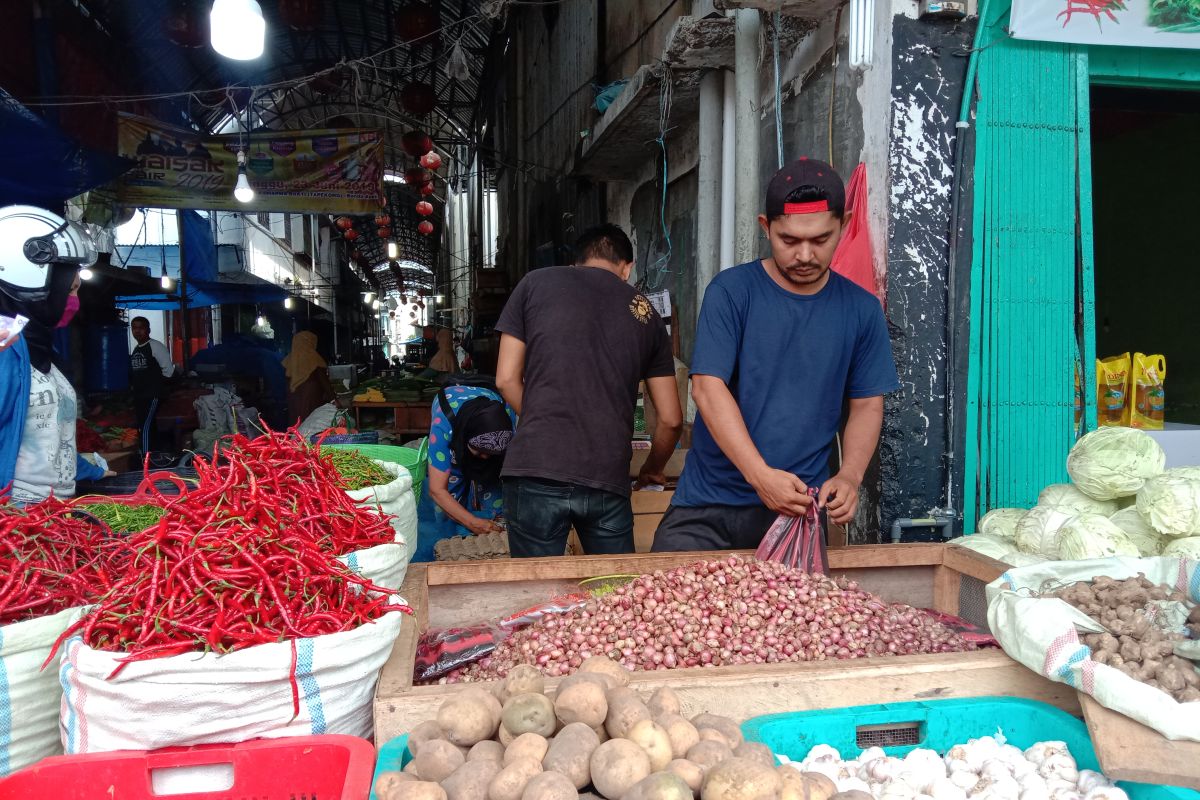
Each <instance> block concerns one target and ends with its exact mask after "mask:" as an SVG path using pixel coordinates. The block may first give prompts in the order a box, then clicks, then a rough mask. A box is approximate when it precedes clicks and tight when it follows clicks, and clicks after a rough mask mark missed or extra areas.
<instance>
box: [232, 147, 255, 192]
mask: <svg viewBox="0 0 1200 800" xmlns="http://www.w3.org/2000/svg"><path fill="white" fill-rule="evenodd" d="M237 163H238V176H237V184H236V185H235V186H234V187H233V196H234V199H236V200H237V201H238V202H239V203H249V202H250V201H252V200H253V199H254V189H253V188H252V187H251V186H250V179H249V178H247V177H246V151H245V150H239V151H238V154H237Z"/></svg>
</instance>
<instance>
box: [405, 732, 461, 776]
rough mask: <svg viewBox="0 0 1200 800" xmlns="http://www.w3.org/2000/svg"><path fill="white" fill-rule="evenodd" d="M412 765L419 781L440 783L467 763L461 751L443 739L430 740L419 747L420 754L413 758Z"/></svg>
mask: <svg viewBox="0 0 1200 800" xmlns="http://www.w3.org/2000/svg"><path fill="white" fill-rule="evenodd" d="M413 763H414V764H416V768H417V777H419V778H420V779H421V780H423V781H431V782H433V783H441V782H442V781H444V780H446V778H449V777H450V775H451V774H452V773H453V772H454V770H456V769H458V768H459V767H461V766H462V765H463V764H465V763H467V758H466V756H464V755H463V754H462V750H459V749H458V748H457V747H455V746H454V745H453V744H451V743H450V742H448V741H446V740H445V739H430V740H429V741H427V742H425V743H424V744H422V745H421V752H420V753H417V755H416V756H414V757H413Z"/></svg>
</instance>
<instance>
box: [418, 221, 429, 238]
mask: <svg viewBox="0 0 1200 800" xmlns="http://www.w3.org/2000/svg"><path fill="white" fill-rule="evenodd" d="M417 233H420V234H424V235H425V236H428V235H429V234H431V233H433V223H432V222H430V221H429V220H424V221H423V222H422V223H421V224H420V225H418V226H417Z"/></svg>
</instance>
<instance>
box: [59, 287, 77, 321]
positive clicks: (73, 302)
mask: <svg viewBox="0 0 1200 800" xmlns="http://www.w3.org/2000/svg"><path fill="white" fill-rule="evenodd" d="M78 310H79V298H78V297H76V296H75V295H71V296H70V297H68V298H67V307H66V308H64V309H63V314H62V319H60V320H59V321H58V325H56V326H55V327H58V328H65V327H67V326H68V325H70V324H71V320H72V319H73V318H74V317H75V312H76V311H78Z"/></svg>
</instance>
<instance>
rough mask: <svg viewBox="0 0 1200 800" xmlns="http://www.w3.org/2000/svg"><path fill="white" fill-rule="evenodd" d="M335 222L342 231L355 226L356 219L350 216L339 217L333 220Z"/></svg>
mask: <svg viewBox="0 0 1200 800" xmlns="http://www.w3.org/2000/svg"><path fill="white" fill-rule="evenodd" d="M333 224H334V225H337V227H338V230H340V231H348V230H350V229H351V228H353V227H354V220H352V219H350V218H349V217H338V218H337V219H335V220H334V221H333Z"/></svg>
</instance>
